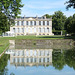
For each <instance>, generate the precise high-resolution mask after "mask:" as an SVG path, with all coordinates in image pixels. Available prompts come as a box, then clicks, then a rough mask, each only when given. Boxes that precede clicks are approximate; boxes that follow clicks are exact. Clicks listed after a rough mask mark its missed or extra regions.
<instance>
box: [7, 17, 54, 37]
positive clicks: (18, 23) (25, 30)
mask: <svg viewBox="0 0 75 75" xmlns="http://www.w3.org/2000/svg"><path fill="white" fill-rule="evenodd" d="M11 32H12V33H14V34H15V35H16V36H17V35H53V33H52V18H46V16H44V17H37V16H36V17H25V16H24V17H21V18H16V19H15V25H14V26H11V27H10V31H9V32H8V36H10V35H11Z"/></svg>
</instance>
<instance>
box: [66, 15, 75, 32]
mask: <svg viewBox="0 0 75 75" xmlns="http://www.w3.org/2000/svg"><path fill="white" fill-rule="evenodd" d="M65 29H66V31H67V32H68V33H75V14H74V15H73V16H70V17H68V18H67V20H66V22H65Z"/></svg>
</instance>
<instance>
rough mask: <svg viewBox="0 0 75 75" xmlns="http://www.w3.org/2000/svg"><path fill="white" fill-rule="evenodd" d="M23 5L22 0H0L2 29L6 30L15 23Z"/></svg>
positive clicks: (0, 27)
mask: <svg viewBox="0 0 75 75" xmlns="http://www.w3.org/2000/svg"><path fill="white" fill-rule="evenodd" d="M22 7H23V4H22V2H21V0H0V31H2V32H5V31H7V30H8V28H9V27H10V25H13V23H14V18H16V17H17V16H18V14H20V13H21V8H22ZM8 22H9V24H8Z"/></svg>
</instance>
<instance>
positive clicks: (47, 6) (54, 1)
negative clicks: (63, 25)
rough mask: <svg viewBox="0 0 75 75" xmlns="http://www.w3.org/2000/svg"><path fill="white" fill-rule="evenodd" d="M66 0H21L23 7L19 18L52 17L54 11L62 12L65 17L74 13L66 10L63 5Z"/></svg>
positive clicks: (74, 10)
mask: <svg viewBox="0 0 75 75" xmlns="http://www.w3.org/2000/svg"><path fill="white" fill-rule="evenodd" d="M66 1H68V0H22V4H24V7H23V8H22V10H21V16H24V15H25V16H26V17H29V16H36V15H38V16H43V15H45V14H49V15H52V14H54V12H55V11H58V10H60V11H62V12H63V13H64V15H66V16H67V17H69V16H72V15H73V14H74V13H75V9H73V8H71V9H69V10H68V11H67V10H66V5H64V3H65V2H66Z"/></svg>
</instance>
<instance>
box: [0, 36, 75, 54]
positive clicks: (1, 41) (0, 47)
mask: <svg viewBox="0 0 75 75" xmlns="http://www.w3.org/2000/svg"><path fill="white" fill-rule="evenodd" d="M16 39H31V40H32V39H75V37H74V36H70V37H65V36H60V35H54V36H16V37H0V53H2V52H3V51H4V49H5V48H6V47H7V46H8V44H9V40H16Z"/></svg>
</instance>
